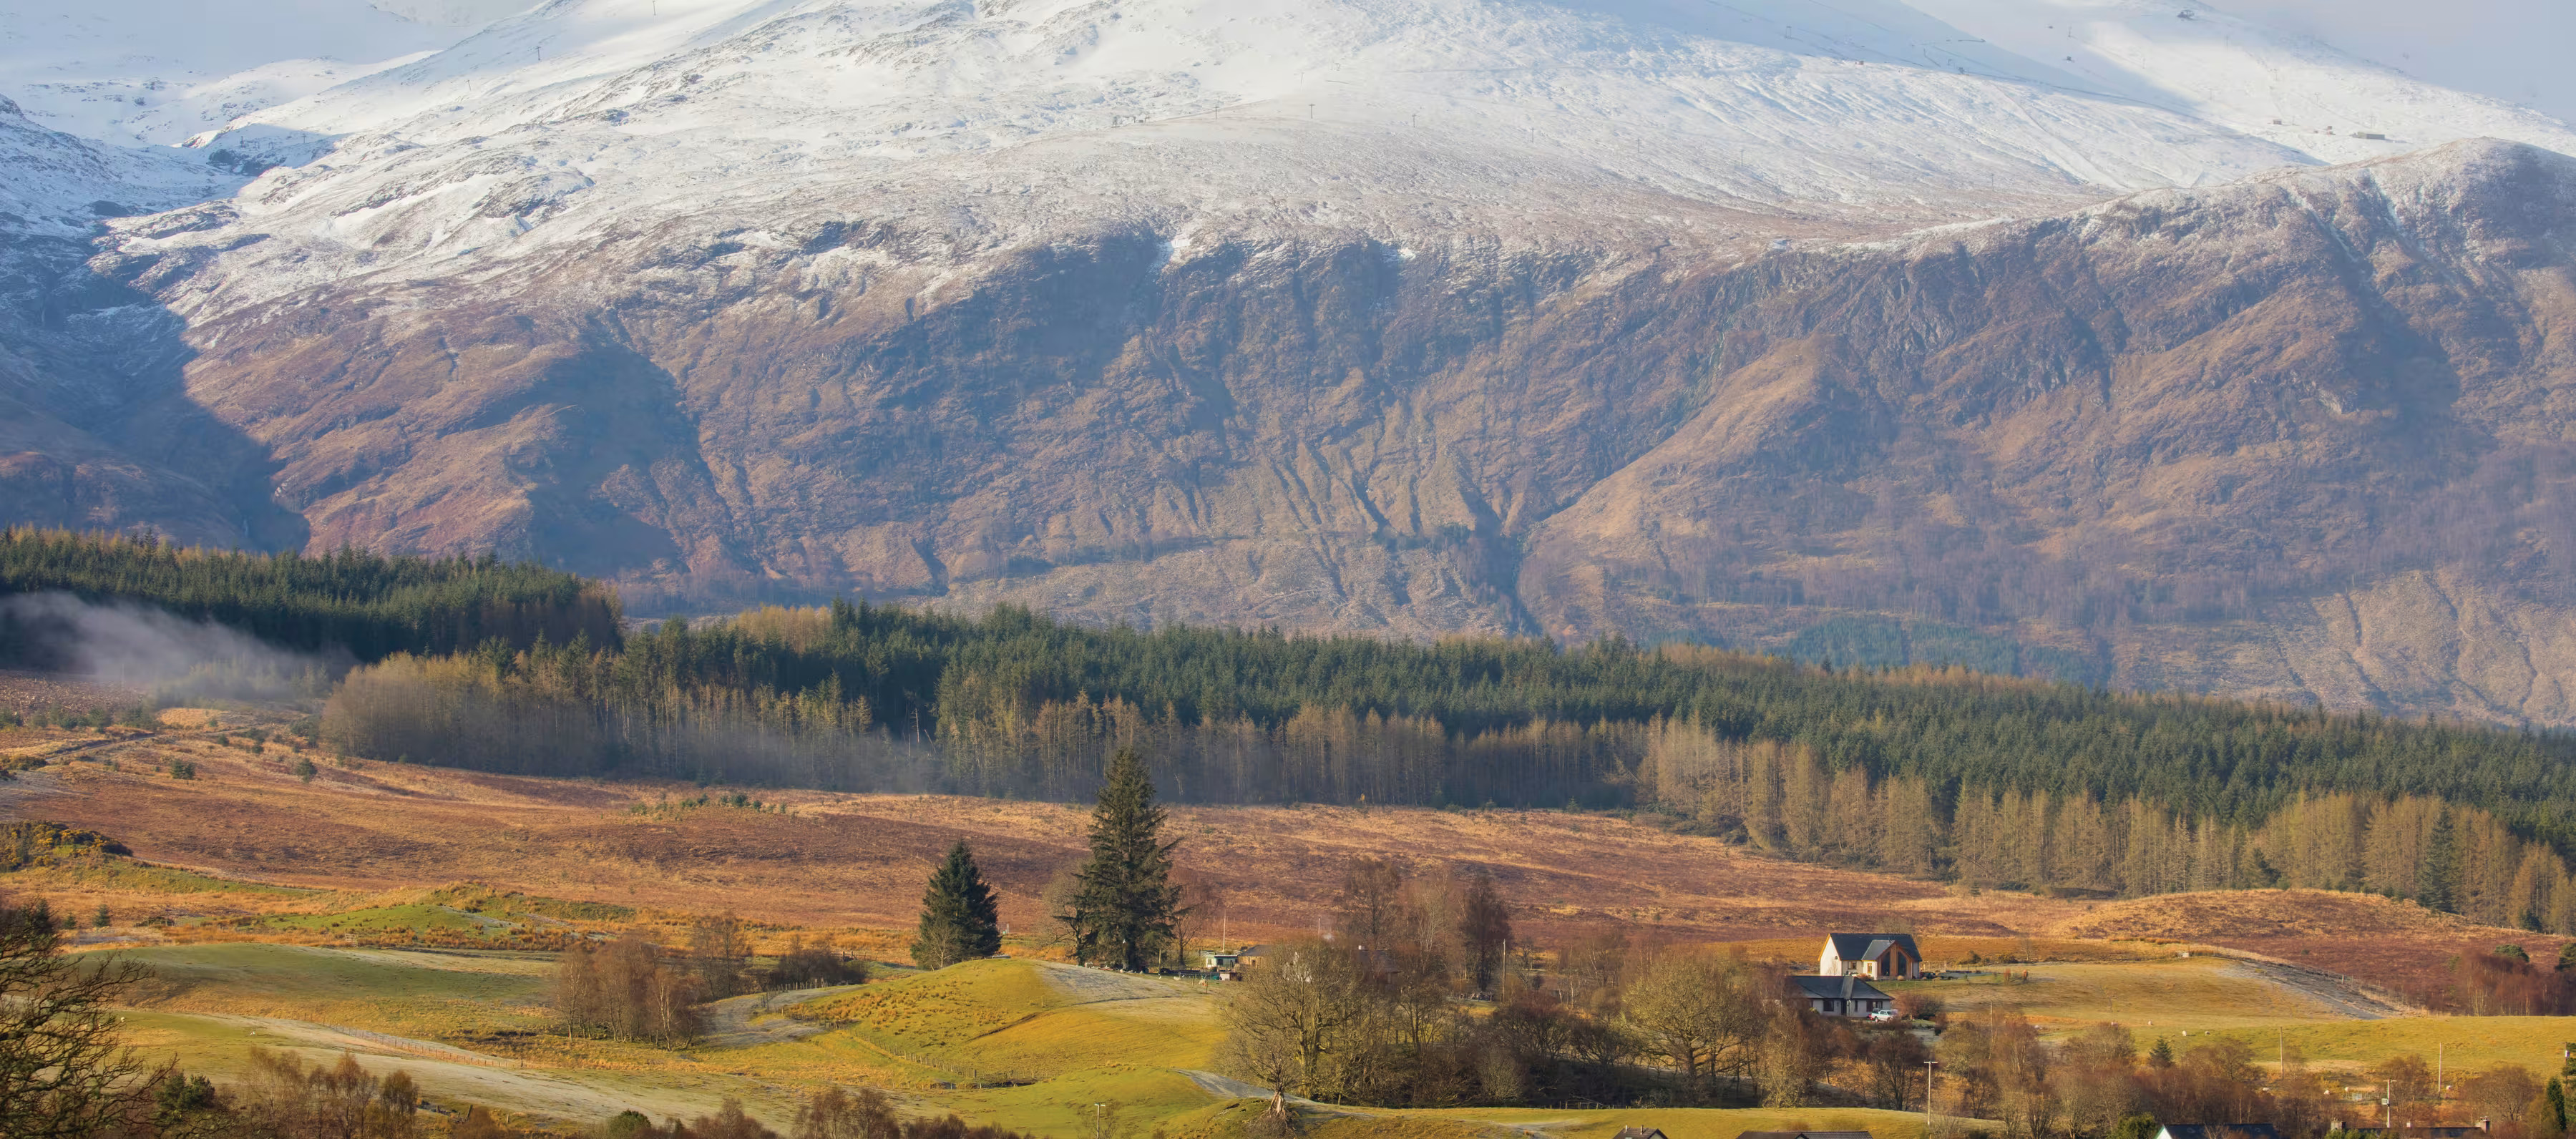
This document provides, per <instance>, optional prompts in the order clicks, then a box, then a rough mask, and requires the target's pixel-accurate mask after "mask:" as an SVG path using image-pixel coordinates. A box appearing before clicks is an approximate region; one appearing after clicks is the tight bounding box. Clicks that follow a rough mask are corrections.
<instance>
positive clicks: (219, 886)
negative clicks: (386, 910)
mask: <svg viewBox="0 0 2576 1139" xmlns="http://www.w3.org/2000/svg"><path fill="white" fill-rule="evenodd" d="M21 873H24V874H28V875H30V876H31V877H42V878H43V879H45V880H46V881H47V882H48V884H55V883H59V884H61V885H65V886H79V887H85V888H88V889H93V890H130V891H133V892H135V893H143V894H265V895H271V896H276V897H299V898H300V897H311V896H313V895H316V894H327V893H330V891H328V890H315V889H310V888H307V887H303V886H278V885H272V884H270V883H267V882H245V881H242V880H240V879H238V878H217V877H215V876H213V875H211V874H200V873H197V872H196V871H194V870H180V869H177V868H175V867H169V866H154V865H152V864H150V863H145V862H136V861H134V860H132V859H129V858H116V857H110V858H106V859H104V860H100V861H88V860H83V861H78V862H68V863H63V864H61V865H56V866H47V867H42V868H39V869H37V870H33V871H22V872H21Z"/></svg>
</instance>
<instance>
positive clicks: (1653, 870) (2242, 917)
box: [0, 732, 2556, 993]
mask: <svg viewBox="0 0 2576 1139" xmlns="http://www.w3.org/2000/svg"><path fill="white" fill-rule="evenodd" d="M92 738H95V737H92ZM174 755H177V756H185V757H187V758H189V759H191V760H192V761H193V762H194V763H195V764H196V767H197V772H198V778H196V779H195V780H189V781H183V780H176V779H172V778H169V777H168V776H167V775H165V774H162V773H161V771H160V770H159V769H160V768H163V767H165V766H166V764H167V760H168V759H169V757H171V756H174ZM79 757H80V758H79V759H78V760H77V761H74V762H69V763H64V762H57V763H56V764H55V765H54V766H51V767H48V768H45V769H44V770H42V771H37V772H31V773H29V774H27V775H26V776H25V777H23V778H22V779H21V780H20V781H18V782H15V783H5V784H0V814H5V815H7V816H11V817H30V818H45V819H53V820H57V821H61V822H66V823H71V824H75V825H80V826H86V827H91V828H94V829H98V830H101V831H104V832H106V833H107V834H109V835H111V836H113V837H115V838H117V839H120V840H122V841H124V842H126V843H127V844H129V845H130V846H132V847H133V849H134V850H135V853H136V854H137V855H138V856H140V857H142V858H145V859H148V860H152V861H155V862H161V863H166V864H171V865H177V866H184V867H194V868H201V869H203V870H205V871H207V872H210V873H213V874H219V875H223V876H227V877H232V878H239V879H246V880H251V881H258V882H268V883H277V884H282V885H292V886H301V887H311V888H319V889H327V890H332V891H335V892H336V896H335V897H333V898H330V899H305V898H296V897H292V896H285V895H257V894H243V893H238V892H236V893H221V892H217V893H203V894H194V895H188V896H184V897H177V898H173V897H169V896H160V897H157V898H156V897H154V896H153V892H152V891H151V890H148V889H136V890H131V891H125V892H119V891H118V890H117V888H116V887H115V884H113V883H100V882H76V881H70V880H64V879H62V878H61V876H59V875H57V876H54V877H52V878H48V877H46V876H43V875H39V876H37V877H34V878H23V877H22V879H21V882H20V884H19V885H18V886H17V887H16V888H17V889H19V890H22V891H25V890H34V891H36V892H41V893H47V894H49V895H51V896H55V897H56V898H57V901H58V904H60V905H61V906H62V907H63V908H65V909H67V910H69V911H70V912H75V913H81V914H87V913H89V912H90V910H91V908H93V907H94V906H95V904H96V903H97V901H100V900H105V901H108V902H109V903H110V905H111V908H112V909H114V910H115V911H116V912H118V913H119V914H120V915H123V914H126V913H128V912H130V911H131V910H133V909H134V908H136V907H141V906H155V905H157V906H159V907H162V908H163V909H164V910H166V911H167V912H169V913H170V914H171V916H174V917H182V918H184V917H188V916H226V915H234V914H249V913H265V912H275V911H281V910H299V911H306V912H310V911H311V910H313V909H316V908H322V907H326V906H328V907H340V906H346V905H348V904H350V900H351V899H352V897H353V896H356V895H367V894H376V893H380V892H384V891H398V890H404V889H417V888H420V887H424V886H438V885H444V884H448V883H454V882H466V881H472V882H482V883H488V884H491V885H494V886H497V887H501V888H506V889H516V890H523V891H526V892H528V893H531V894H538V895H544V896H550V897H556V898H564V899H569V900H577V901H602V902H614V903H621V904H627V905H635V906H640V907H646V908H648V909H649V910H659V911H665V912H666V913H665V914H664V915H662V916H663V917H664V918H665V920H668V919H669V918H670V917H673V916H676V915H677V914H684V913H703V912H717V911H723V910H732V911H735V912H737V913H739V914H741V915H742V916H744V917H745V918H749V919H752V920H754V921H758V922H763V923H770V924H772V925H775V926H779V927H802V928H806V929H831V930H838V931H843V932H842V941H843V944H845V945H848V946H850V947H852V948H858V949H863V950H864V951H866V952H869V953H870V954H871V955H873V956H878V957H881V958H896V957H899V956H900V955H901V952H902V946H903V944H904V941H905V939H904V936H903V934H902V933H901V932H900V931H901V930H902V929H903V927H905V926H908V925H910V924H911V921H912V919H913V917H914V914H915V912H916V906H917V905H918V903H919V899H920V892H921V888H922V883H923V881H924V880H925V878H926V876H927V875H928V873H929V870H930V867H931V864H932V862H933V861H934V860H935V859H936V858H937V857H938V856H939V855H940V853H941V852H942V851H943V850H944V849H945V848H946V846H947V845H948V843H949V842H950V841H952V840H953V839H955V838H957V837H961V836H962V837H965V838H967V839H969V840H970V841H971V842H973V843H974V844H975V847H976V850H977V856H978V858H979V859H980V860H981V862H982V863H983V865H984V868H985V872H986V874H987V875H988V876H989V877H991V878H992V879H993V881H994V882H995V884H996V886H997V887H998V888H999V889H1000V890H1001V892H1002V896H1003V905H1002V915H1003V918H1004V920H1005V921H1006V922H1008V923H1010V925H1011V926H1012V927H1013V928H1014V929H1015V930H1017V931H1019V932H1021V933H1023V934H1027V933H1030V932H1034V931H1037V930H1039V929H1041V928H1042V927H1043V925H1044V921H1043V913H1042V907H1041V905H1040V903H1039V899H1038V895H1039V893H1040V891H1041V890H1043V888H1044V886H1045V884H1046V882H1047V881H1048V879H1049V878H1050V877H1052V876H1053V875H1054V874H1055V873H1056V872H1057V871H1059V870H1060V869H1062V868H1063V867H1065V866H1067V865H1069V864H1070V863H1072V862H1073V861H1074V860H1075V859H1076V858H1077V857H1078V856H1079V854H1080V851H1081V844H1082V842H1083V826H1084V820H1085V815H1086V811H1085V809H1084V807H1083V806H1082V805H1080V804H1064V803H1035V802H1026V801H1008V800H989V799H967V798H956V797H946V796H908V795H845V794H831V793H823V792H811V791H758V792H755V794H756V795H757V796H758V797H759V798H761V799H764V800H767V801H769V802H772V803H784V804H785V805H787V807H788V808H789V810H790V812H791V813H790V814H784V815H782V814H777V813H768V812H756V811H749V810H742V809H735V808H725V807H715V806H709V807H701V808H696V809H692V810H688V811H685V812H671V813H664V814H661V815H637V814H632V813H630V812H629V811H628V810H627V808H628V806H629V805H631V804H634V803H638V802H644V801H652V800H657V799H662V798H666V797H667V798H670V799H680V798H685V797H688V796H690V795H693V794H695V793H696V792H697V790H698V789H697V788H694V787H688V786H682V785H676V784H654V783H615V782H598V781H582V780H543V779H526V778H516V777H509V776H493V775H482V774H476V773H472V772H464V771H456V770H451V769H443V768H426V767H417V766H405V765H396V764H381V763H371V764H364V765H361V766H358V767H354V768H340V767H336V766H333V765H331V764H329V763H328V762H325V763H324V764H323V766H322V767H321V771H320V774H319V776H318V777H317V778H315V779H314V780H313V781H312V782H311V783H309V784H308V783H304V782H300V781H298V780H297V779H296V778H294V776H293V775H292V774H291V773H290V764H291V763H292V762H293V758H294V757H293V755H292V754H291V753H289V752H287V751H286V750H284V749H283V748H275V747H272V748H270V749H268V750H267V751H266V752H264V753H261V754H259V755H256V756H255V755H253V754H252V753H250V752H247V751H243V750H240V749H237V748H225V747H220V746H217V745H215V744H214V743H212V742H211V739H210V738H208V737H207V736H206V735H205V734H203V733H190V732H166V733H163V734H161V735H160V736H158V737H156V738H151V739H142V740H129V741H121V742H115V743H111V744H108V745H105V746H101V747H95V748H88V749H85V750H83V751H81V752H80V753H79ZM108 759H113V760H116V761H117V762H118V769H117V770H108V769H107V768H106V767H105V765H104V763H103V762H101V761H102V760H108ZM1172 818H1173V825H1174V830H1175V832H1176V833H1177V834H1178V836H1179V837H1181V838H1182V839H1183V844H1182V846H1181V854H1180V856H1181V860H1182V862H1183V864H1184V865H1186V866H1188V867H1190V868H1191V869H1193V870H1195V871H1196V872H1198V873H1200V874H1202V875H1205V876H1206V877H1208V878H1209V879H1212V880H1213V881H1215V882H1216V883H1218V884H1219V885H1220V886H1221V887H1222V888H1223V890H1224V894H1225V898H1226V902H1225V905H1224V907H1223V916H1224V918H1225V921H1226V924H1227V925H1229V926H1230V932H1231V933H1232V934H1233V935H1234V937H1235V938H1236V939H1238V940H1242V939H1247V938H1269V937H1275V936H1280V935H1284V934H1291V933H1296V932H1302V931H1312V930H1314V929H1315V928H1316V927H1317V923H1318V921H1319V920H1320V919H1321V918H1322V917H1323V915H1325V914H1326V913H1328V912H1329V910H1330V909H1331V906H1332V900H1333V895H1334V892H1335V891H1336V889H1337V888H1338V886H1339V884H1340V876H1341V873H1342V870H1343V868H1344V866H1345V865H1346V864H1347V863H1348V862H1349V860H1350V859H1352V858H1354V857H1359V856H1364V855H1365V856H1375V857H1390V858H1395V859H1398V860H1400V861H1402V862H1405V863H1408V864H1410V865H1411V866H1413V867H1414V868H1416V871H1417V872H1424V873H1429V872H1438V871H1439V870H1441V869H1442V868H1447V867H1455V868H1459V869H1475V868H1483V869H1488V870H1491V871H1492V872H1493V873H1494V875H1495V877H1496V878H1497V879H1498V880H1499V881H1500V883H1501V885H1502V887H1503V890H1504V892H1505V894H1506V896H1507V897H1508V898H1509V899H1510V900H1511V901H1512V902H1513V903H1514V905H1515V908H1516V909H1517V910H1518V913H1519V916H1518V918H1517V922H1516V924H1518V925H1519V926H1520V927H1521V928H1522V929H1523V930H1524V931H1525V933H1526V934H1528V935H1533V936H1534V937H1535V938H1536V940H1538V941H1539V942H1540V943H1541V944H1557V943H1561V942H1563V941H1566V940H1570V939H1573V938H1576V937H1581V936H1584V935H1586V934H1589V933H1591V932H1593V931H1595V930H1600V929H1605V928H1616V929H1622V930H1626V931H1630V932H1633V933H1642V934H1643V935H1644V936H1646V937H1648V938H1661V939H1667V940H1674V941H1739V942H1746V943H1748V944H1747V946H1746V948H1747V949H1748V951H1751V952H1753V953H1755V954H1756V955H1757V956H1766V957H1775V958H1778V959H1780V960H1784V961H1790V962H1797V961H1803V960H1811V959H1812V958H1813V956H1814V953H1815V944H1814V938H1815V937H1816V935H1817V934H1819V933H1820V932H1822V931H1824V930H1827V929H1835V928H1841V929H1860V928H1887V927H1891V926H1893V927H1896V928H1908V929H1911V930H1913V931H1915V932H1916V933H1917V934H1918V935H1920V936H1922V937H1923V938H1924V939H1925V949H1926V952H1927V954H1928V955H1929V956H1930V957H1931V958H1932V959H1933V960H1934V961H1935V962H1944V961H1962V960H1965V959H1967V957H1968V956H1969V955H1970V954H1972V953H1973V954H1975V955H1976V956H1977V957H1979V958H1981V959H1985V960H1998V959H2007V958H2018V959H2032V958H2037V959H2044V960H2058V961H2068V960H2099V959H2105V958H2116V957H2123V956H2134V955H2136V954H2138V953H2139V952H2141V950H2140V948H2139V947H2138V946H2136V945H2134V944H2127V943H2133V942H2140V941H2146V942H2191V943H2200V944H2211V945H2219V946H2226V947H2230V948H2235V949H2239V950H2246V951H2251V952H2256V953H2261V954H2266V955H2270V956H2275V957H2280V958H2284V959H2287V960H2290V961H2292V962H2295V963H2298V964H2303V965H2308V966H2311V967H2315V968H2320V969H2326V970H2331V971H2335V972H2343V973H2347V974H2351V975H2354V976H2357V977H2361V978H2363V979H2365V980H2369V981H2372V982H2374V983H2378V984H2381V985H2385V986H2388V987H2391V988H2395V989H2398V990H2400V991H2402V992H2407V993H2420V992H2421V991H2422V990H2423V987H2424V985H2425V984H2426V983H2427V982H2428V981H2429V980H2431V979H2432V978H2433V977H2434V976H2435V975H2436V974H2438V973H2439V971H2440V970H2441V968H2442V965H2443V962H2444V961H2445V960H2446V959H2447V958H2448V957H2449V956H2450V955H2451V954H2454V953H2456V952H2458V951H2459V950H2460V949H2461V948H2463V947H2469V946H2477V947H2485V946H2492V945H2494V944H2496V943H2497V942H2499V941H2505V940H2519V941H2522V942H2524V943H2525V944H2526V945H2528V946H2529V947H2530V948H2531V949H2532V952H2533V954H2534V956H2535V957H2539V956H2541V955H2543V954H2554V953H2555V952H2556V943H2555V941H2554V940H2543V939H2539V938H2535V937H2532V936H2531V935H2527V934H2518V933H2515V932H2513V931H2509V930H2489V929H2483V928H2480V927H2476V926H2471V925H2468V924H2466V923H2463V922H2460V921H2459V920H2457V919H2455V918H2450V917H2448V916H2446V915H2435V914H2428V913H2426V912H2425V911H2423V910H2422V909H2420V908H2417V907H2414V906H2412V905H2410V904H2406V903H2391V902H2387V901H2385V900H2383V899H2377V898H2370V897H2366V896H2357V895H2346V894H2328V893H2322V892H2317V891H2252V892H2236V893H2214V894H2187V895H2174V896H2169V897H2162V898H2148V899H2139V900H2134V901H2126V902H2106V903H2091V902H2081V901H2066V900H2057V899H2049V898H2042V897H2036V896H2032V895H2026V894H2011V893H1998V892H1992V891H1989V892H1985V893H1982V894H1974V895H1969V894H1964V893H1962V892H1958V891H1953V890H1951V889H1948V888H1945V887H1943V886H1941V885H1939V884H1935V883H1928V882H1918V881H1911V880H1907V879H1902V878H1895V877H1890V876H1886V875H1878V874H1868V873H1861V872H1856V871H1850V870H1843V869H1837V868H1832V867H1823V866H1811V865H1804V864H1799V863H1792V862H1785V861H1779V860H1774V859H1767V858H1761V857H1756V856H1754V855H1751V854H1749V853H1747V852H1746V851H1744V850H1743V849H1742V848H1739V847H1733V846H1729V845H1728V844H1726V843H1724V842H1720V841H1717V840H1714V839H1709V838H1702V837H1693V836H1685V835H1675V834H1671V833H1667V832H1664V831H1660V830H1656V829H1654V828H1652V827H1649V826H1644V825H1640V824H1636V823H1631V822H1627V821H1623V820H1620V819H1617V818H1614V817H1608V816H1601V815H1579V814H1561V813H1557V812H1542V811H1526V812H1519V811H1492V812H1442V811H1430V810H1415V809H1388V808H1368V809H1354V808H1344V807H1322V806H1305V807H1297V808H1270V807H1193V806H1182V807H1176V808H1174V810H1173V812H1172ZM653 916H655V915H652V914H649V913H648V915H647V917H648V919H649V918H651V917H653ZM1210 924H1211V928H1210V929H1209V933H1211V934H1213V933H1214V932H1215V925H1216V923H1214V922H1211V923H1210ZM2025 938H2027V939H2029V940H2027V941H2025Z"/></svg>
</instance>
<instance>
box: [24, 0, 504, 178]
mask: <svg viewBox="0 0 2576 1139" xmlns="http://www.w3.org/2000/svg"><path fill="white" fill-rule="evenodd" d="M525 7H527V3H526V2H525V0H379V2H377V3H373V4H370V3H366V2H364V0H262V3H260V4H259V5H257V6H256V8H255V10H254V11H252V12H249V13H245V12H244V11H243V10H241V9H240V8H239V7H238V6H234V5H219V4H207V3H203V2H201V0H117V2H115V3H104V4H102V3H91V2H82V0H5V2H0V96H6V97H8V98H10V99H12V100H14V101H15V102H16V103H17V104H18V105H19V106H20V108H21V109H22V110H23V111H24V112H25V113H26V115H27V117H28V118H29V119H31V120H33V121H35V122H37V123H38V124H40V125H43V126H46V127H50V128H52V129H55V130H60V131H65V132H68V133H71V134H76V135H80V136H82V137H84V138H90V139H97V140H101V141H107V142H115V143H120V144H128V145H130V144H134V143H151V144H163V145H166V144H170V143H176V142H178V141H179V140H181V139H184V138H187V137H188V136H190V135H193V134H197V133H199V132H201V131H204V130H206V129H208V128H210V127H220V126H222V125H224V124H225V123H228V122H230V121H232V119H234V118H236V117H238V116H240V115H243V114H247V113H249V112H251V111H255V110H259V109H262V108H265V107H270V106H274V105H276V104H278V103H283V102H289V101H292V100H295V99H300V98H303V97H305V96H307V95H311V94H313V93H315V92H317V91H322V90H326V89H328V88H330V87H333V86H337V85H339V84H341V83H346V82H348V81H349V80H352V79H356V78H358V77H360V76H363V75H366V74H368V73H370V72H372V71H374V70H377V69H380V68H383V67H386V66H390V65H392V64H394V63H400V62H408V61H410V60H412V59H415V58H418V57H419V56H420V55H422V54H424V53H427V52H432V51H436V50H438V49H440V48H444V47H447V46H449V45H451V44H453V43H455V42H456V41H457V40H458V39H459V38H461V37H462V36H464V35H465V34H467V33H469V32H471V31H473V30H474V29H475V28H478V27H481V26H482V25H484V24H487V23H490V22H491V21H492V20H494V19H497V18H499V17H501V16H506V15H509V14H510V13H512V12H515V11H518V10H519V9H522V8H525Z"/></svg>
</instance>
